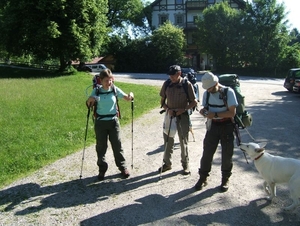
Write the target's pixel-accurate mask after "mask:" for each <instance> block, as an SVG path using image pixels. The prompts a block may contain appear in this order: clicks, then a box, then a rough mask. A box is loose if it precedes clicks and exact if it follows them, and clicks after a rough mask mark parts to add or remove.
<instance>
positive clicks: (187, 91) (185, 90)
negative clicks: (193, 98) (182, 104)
mask: <svg viewBox="0 0 300 226" xmlns="http://www.w3.org/2000/svg"><path fill="white" fill-rule="evenodd" d="M182 86H183V89H184V92H185V94H186V96H187V99H188V101H189V102H190V97H189V84H188V79H187V78H183V82H182Z"/></svg>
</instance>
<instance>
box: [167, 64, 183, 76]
mask: <svg viewBox="0 0 300 226" xmlns="http://www.w3.org/2000/svg"><path fill="white" fill-rule="evenodd" d="M177 71H181V68H180V66H178V65H172V66H170V67H169V71H168V75H174V74H175V73H176V72H177Z"/></svg>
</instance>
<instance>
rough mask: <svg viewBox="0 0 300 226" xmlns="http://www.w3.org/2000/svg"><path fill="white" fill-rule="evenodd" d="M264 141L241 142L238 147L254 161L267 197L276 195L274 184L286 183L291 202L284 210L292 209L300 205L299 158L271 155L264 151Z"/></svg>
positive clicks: (270, 197)
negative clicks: (258, 142) (262, 180)
mask: <svg viewBox="0 0 300 226" xmlns="http://www.w3.org/2000/svg"><path fill="white" fill-rule="evenodd" d="M265 145H266V143H260V144H257V143H241V145H240V146H239V147H240V149H241V150H242V151H244V152H246V153H247V154H248V155H249V156H250V158H251V159H252V160H253V161H254V165H255V167H256V169H257V171H258V172H259V174H260V175H261V176H262V177H263V179H264V180H265V181H264V183H263V185H264V189H265V191H266V193H267V194H268V195H269V199H271V200H272V199H273V198H274V197H275V196H276V184H277V183H287V184H288V188H289V191H290V197H291V199H292V200H293V203H292V204H291V205H290V206H288V207H285V208H284V209H285V210H294V209H295V208H297V207H298V206H299V205H300V201H299V198H300V160H296V159H292V158H283V157H280V156H273V155H271V154H268V153H266V152H265V149H264V147H265Z"/></svg>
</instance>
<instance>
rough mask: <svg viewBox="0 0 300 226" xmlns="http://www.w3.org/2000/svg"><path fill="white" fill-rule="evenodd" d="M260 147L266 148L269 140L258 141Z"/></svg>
mask: <svg viewBox="0 0 300 226" xmlns="http://www.w3.org/2000/svg"><path fill="white" fill-rule="evenodd" d="M258 145H259V147H260V148H264V147H265V146H266V145H267V142H261V143H258Z"/></svg>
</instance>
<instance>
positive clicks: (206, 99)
mask: <svg viewBox="0 0 300 226" xmlns="http://www.w3.org/2000/svg"><path fill="white" fill-rule="evenodd" d="M201 81H202V87H203V89H205V90H206V91H205V92H204V93H203V100H202V106H203V108H202V109H201V110H200V114H201V115H203V116H204V117H206V118H207V121H206V123H207V130H206V134H205V137H204V141H203V154H202V158H201V160H200V168H199V175H200V179H199V180H198V182H197V184H196V185H195V189H196V190H201V189H202V188H203V187H204V186H205V185H207V177H208V176H209V173H210V171H211V165H212V161H213V156H214V154H215V152H216V149H217V147H218V144H219V142H220V143H221V147H222V150H221V151H222V163H221V171H222V181H221V186H220V189H221V191H223V192H225V191H227V190H228V187H229V177H230V176H231V171H232V165H233V164H232V156H233V149H234V124H233V121H232V119H233V117H234V115H235V111H236V107H237V106H238V102H237V99H236V96H235V93H234V91H233V89H231V88H228V91H227V93H226V94H225V92H224V88H225V87H224V86H222V85H221V84H219V79H218V77H217V76H216V75H214V74H213V73H211V72H206V73H205V74H204V75H203V77H202V79H201ZM224 95H227V97H226V100H227V101H224V100H225V98H224Z"/></svg>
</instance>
